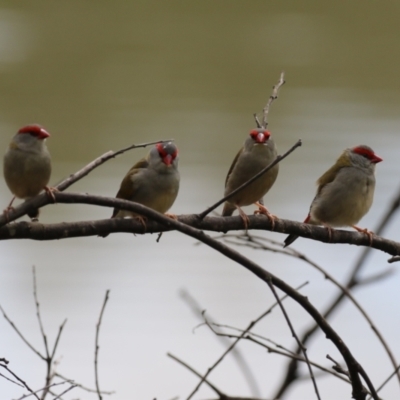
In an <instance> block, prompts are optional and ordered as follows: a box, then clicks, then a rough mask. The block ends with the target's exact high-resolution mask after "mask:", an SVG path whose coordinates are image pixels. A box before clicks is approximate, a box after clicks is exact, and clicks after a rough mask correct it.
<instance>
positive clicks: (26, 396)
mask: <svg viewBox="0 0 400 400" xmlns="http://www.w3.org/2000/svg"><path fill="white" fill-rule="evenodd" d="M66 383H70V384H72V385H75V383H74V382H73V381H70V380H65V381H63V382H57V383H52V384H51V385H49V387H48V388H47V387H45V388H41V389H38V390H36V391H35V393H39V392H41V391H43V390H47V389H51V388H53V387H54V386H60V385H64V384H66ZM31 396H32V394H31V393H29V394H25V395H23V396H21V397H19V398H18V399H17V400H23V399H26V398H28V397H31ZM53 400H54V399H53Z"/></svg>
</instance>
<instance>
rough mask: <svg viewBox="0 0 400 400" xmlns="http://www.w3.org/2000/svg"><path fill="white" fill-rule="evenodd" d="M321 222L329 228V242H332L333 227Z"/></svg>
mask: <svg viewBox="0 0 400 400" xmlns="http://www.w3.org/2000/svg"><path fill="white" fill-rule="evenodd" d="M321 224H322V225H323V226H324V227H325V228H326V229H328V236H329V243H331V242H332V231H333V229H332V228H331V227H330V226H329V225H328V224H325V223H324V222H321Z"/></svg>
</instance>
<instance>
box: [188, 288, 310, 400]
mask: <svg viewBox="0 0 400 400" xmlns="http://www.w3.org/2000/svg"><path fill="white" fill-rule="evenodd" d="M306 284H307V282H306V283H303V284H302V285H300V286H299V287H298V288H297V289H296V290H299V289H300V288H302V287H303V286H305V285H306ZM287 297H288V295H287V294H285V295H284V296H282V301H283V300H285V299H286V298H287ZM277 305H278V303H276V302H275V303H274V304H273V305H272V306H271V307H269V308H268V310H267V311H265V312H263V313H262V314H261V315H260V316H259V317H258V318H256V319H255V320H254V321H251V322H250V324H249V325H248V326H247V328H246V329H245V330H244V331H243V332H242V334H241V335H240V336H239V337H238V338H237V339H236V340H235V341H234V342H232V343H231V345H230V346H229V347H228V348H227V349H226V350H225V351H224V352H223V353H222V355H221V356H220V357H219V358H218V359H217V360H216V361H215V362H214V364H213V365H212V366H211V367H209V368H208V369H207V372H206V373H205V374H204V375H203V376H202V378H201V381H200V382H199V383H198V384H197V386H196V387H195V388H194V389H193V391H192V392H191V393H190V395H189V397H188V398H187V400H190V398H191V397H193V396H194V394H195V393H196V392H197V391H198V390H199V389H200V386H201V385H202V383H203V382H204V381H205V379H206V378H207V377H208V376H209V375H210V374H211V372H212V371H213V370H214V369H215V368H216V367H217V366H218V365H219V364H220V363H221V362H222V360H223V359H224V358H225V357H226V356H227V355H228V354H229V353H230V352H231V351H232V350H233V349H234V348H235V347H236V345H237V344H238V343H239V341H240V340H241V339H242V338H243V337H244V336H245V335H246V334H247V333H248V332H249V331H250V330H251V329H253V328H254V326H255V325H256V324H257V323H258V322H260V321H261V320H262V319H263V318H264V317H266V316H267V315H268V314H270V313H271V312H272V310H273V309H274V308H275V307H276V306H277ZM202 316H203V318H204V321H205V324H206V325H207V326H208V327H210V329H211V330H213V329H212V326H211V324H210V322H209V321H208V320H207V319H206V317H205V312H204V311H203V312H202Z"/></svg>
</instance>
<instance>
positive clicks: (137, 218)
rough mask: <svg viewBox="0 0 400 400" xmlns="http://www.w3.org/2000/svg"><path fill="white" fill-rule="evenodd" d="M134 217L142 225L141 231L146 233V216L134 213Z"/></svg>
mask: <svg viewBox="0 0 400 400" xmlns="http://www.w3.org/2000/svg"><path fill="white" fill-rule="evenodd" d="M134 218H135V219H136V220H138V221H139V222H140V223H141V224H142V225H143V233H146V230H147V226H146V221H147V218H146V217H142V216H141V215H136V216H135V217H134Z"/></svg>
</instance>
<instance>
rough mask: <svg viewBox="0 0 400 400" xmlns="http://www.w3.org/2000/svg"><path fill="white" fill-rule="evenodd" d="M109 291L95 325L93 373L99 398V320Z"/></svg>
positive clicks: (100, 397) (107, 292)
mask: <svg viewBox="0 0 400 400" xmlns="http://www.w3.org/2000/svg"><path fill="white" fill-rule="evenodd" d="M109 293H110V290H107V291H106V295H105V297H104V302H103V306H102V307H101V311H100V316H99V320H98V322H97V325H96V341H95V351H94V375H95V382H96V390H97V395H98V396H99V400H102V399H103V397H102V396H101V391H100V385H99V376H98V372H97V365H98V354H99V334H100V326H101V320H102V318H103V313H104V309H105V308H106V304H107V301H108V295H109Z"/></svg>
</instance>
